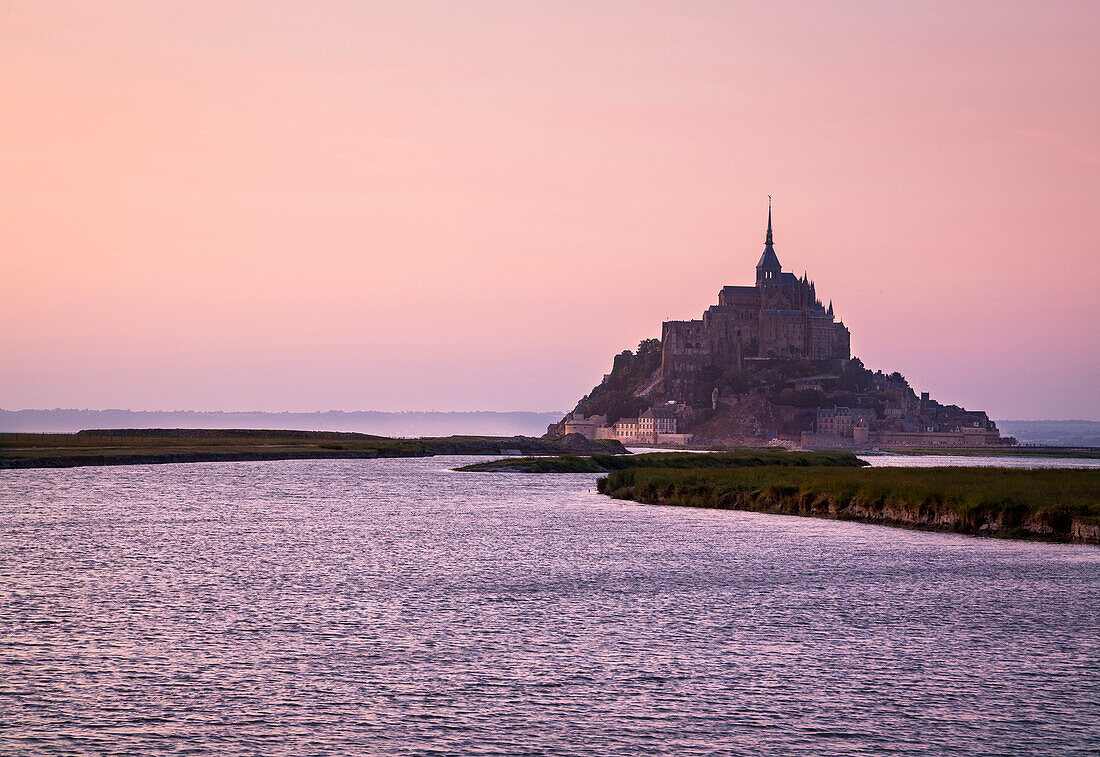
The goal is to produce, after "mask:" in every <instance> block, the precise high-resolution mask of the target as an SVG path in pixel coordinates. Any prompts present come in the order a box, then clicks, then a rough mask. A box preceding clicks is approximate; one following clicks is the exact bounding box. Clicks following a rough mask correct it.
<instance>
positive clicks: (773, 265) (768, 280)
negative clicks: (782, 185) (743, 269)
mask: <svg viewBox="0 0 1100 757" xmlns="http://www.w3.org/2000/svg"><path fill="white" fill-rule="evenodd" d="M782 270H783V266H781V265H780V264H779V258H777V257H776V255H775V247H774V246H773V243H772V197H771V195H768V234H767V236H766V237H765V238H764V254H763V255H761V256H760V262H759V263H757V264H756V285H757V286H763V285H765V284H773V283H775V282H777V281H778V280H779V274H780V273H781V272H782Z"/></svg>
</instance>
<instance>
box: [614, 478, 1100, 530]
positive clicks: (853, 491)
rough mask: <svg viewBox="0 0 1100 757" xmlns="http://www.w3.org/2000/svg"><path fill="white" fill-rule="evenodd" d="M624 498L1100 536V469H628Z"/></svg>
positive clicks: (621, 484)
mask: <svg viewBox="0 0 1100 757" xmlns="http://www.w3.org/2000/svg"><path fill="white" fill-rule="evenodd" d="M598 487H599V490H600V491H601V492H603V493H604V494H607V495H609V496H612V497H615V498H617V499H630V500H634V501H636V502H643V503H647V504H660V505H678V506H683V507H714V508H722V509H733V510H752V511H757V512H767V513H781V514H787V515H809V516H816V517H823V518H837V519H841V520H859V521H865V522H872V523H882V524H885V525H897V526H909V527H913V528H923V529H930V530H942V531H955V532H958V533H965V534H986V535H996V536H1003V537H1009V538H1034V539H1049V540H1056V541H1074V542H1087V543H1100V471H1096V470H1059V469H1044V470H1014V469H1004V468H850V467H820V468H797V467H768V468H762V467H761V468H736V469H727V470H670V469H663V470H662V469H654V468H639V469H634V470H620V471H616V472H614V473H612V474H611V475H610V476H608V477H606V478H603V479H600V481H599V482H598Z"/></svg>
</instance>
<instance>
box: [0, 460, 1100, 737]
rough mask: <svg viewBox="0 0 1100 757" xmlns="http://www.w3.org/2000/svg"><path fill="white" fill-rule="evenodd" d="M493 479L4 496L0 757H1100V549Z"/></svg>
mask: <svg viewBox="0 0 1100 757" xmlns="http://www.w3.org/2000/svg"><path fill="white" fill-rule="evenodd" d="M466 460H467V458H428V459H420V460H378V461H351V460H346V461H341V460H333V461H299V462H262V463H217V464H214V463H206V464H201V463H200V464H191V465H160V466H132V467H107V468H74V469H69V470H27V471H3V472H0V753H2V754H131V755H147V754H163V753H171V754H200V753H219V754H241V755H245V754H248V755H253V754H276V755H279V754H287V755H289V754H295V755H299V754H325V755H345V754H470V755H511V754H562V755H566V754H586V755H588V754H592V755H618V754H623V755H625V754H632V755H633V754H662V753H674V754H688V755H703V754H746V755H750V754H751V755H755V754H794V753H798V754H822V755H834V754H835V755H881V754H906V755H940V754H975V755H978V754H982V755H985V754H1012V755H1034V754H1049V755H1066V754H1097V753H1098V750H1100V549H1097V548H1096V547H1084V546H1070V545H1052V544H1032V543H1017V542H1008V541H997V540H993V539H978V538H969V537H962V536H953V535H944V534H932V533H921V532H915V531H906V530H901V529H889V528H884V527H878V526H867V525H859V524H851V523H840V522H831V521H822V520H813V519H804V518H791V517H783V516H769V515H758V514H752V513H739V512H725V511H705V510H688V509H680V508H661V507H649V506H644V505H636V504H632V503H626V502H617V501H614V500H610V499H606V498H604V497H602V496H600V495H598V494H596V493H595V491H594V483H595V480H596V476H594V475H586V474H578V475H558V476H533V475H523V474H463V473H455V472H452V471H450V470H449V469H450V468H453V467H454V466H455V465H457V464H459V463H462V462H465V461H466ZM919 460H927V458H919V459H918V463H917V464H920V463H919Z"/></svg>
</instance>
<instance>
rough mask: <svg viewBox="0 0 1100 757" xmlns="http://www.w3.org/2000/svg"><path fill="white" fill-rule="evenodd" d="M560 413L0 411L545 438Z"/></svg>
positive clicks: (24, 428)
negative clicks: (549, 427) (548, 425)
mask: <svg viewBox="0 0 1100 757" xmlns="http://www.w3.org/2000/svg"><path fill="white" fill-rule="evenodd" d="M561 415H562V414H561V413H560V412H553V413H536V412H489V411H485V412H481V411H478V412H434V411H413V412H405V413H389V412H380V411H374V410H356V411H352V412H344V411H341V410H326V411H324V412H316V413H264V412H197V411H191V410H182V411H159V410H65V409H55V410H0V432H20V433H51V434H72V433H76V432H77V431H81V430H85V429H112V428H206V429H227V428H235V429H270V430H278V429H286V428H294V429H302V430H304V431H348V432H357V433H361V434H377V435H380V436H394V437H404V438H415V437H421V436H453V435H455V434H475V435H486V436H516V435H520V436H541V435H542V434H544V433H545V432H546V426H547V424H549V423H553V422H555V421H557V420H558V419H559V418H561Z"/></svg>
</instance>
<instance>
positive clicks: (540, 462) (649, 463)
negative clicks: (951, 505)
mask: <svg viewBox="0 0 1100 757" xmlns="http://www.w3.org/2000/svg"><path fill="white" fill-rule="evenodd" d="M866 464H867V463H865V462H863V461H862V460H860V459H859V458H858V457H856V456H855V455H853V454H851V453H848V452H787V451H786V450H771V449H742V450H734V451H730V452H713V453H692V452H654V453H647V454H642V455H589V456H584V457H579V456H576V455H558V456H555V457H517V458H506V459H504V460H490V461H488V462H484V463H474V464H473V465H464V466H462V467H461V468H458V470H460V471H474V472H486V471H498V472H514V473H608V472H610V471H619V470H633V469H636V468H652V469H658V470H667V469H694V470H698V469H705V468H733V467H738V468H740V467H759V466H811V465H812V466H852V467H858V466H862V465H866Z"/></svg>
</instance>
